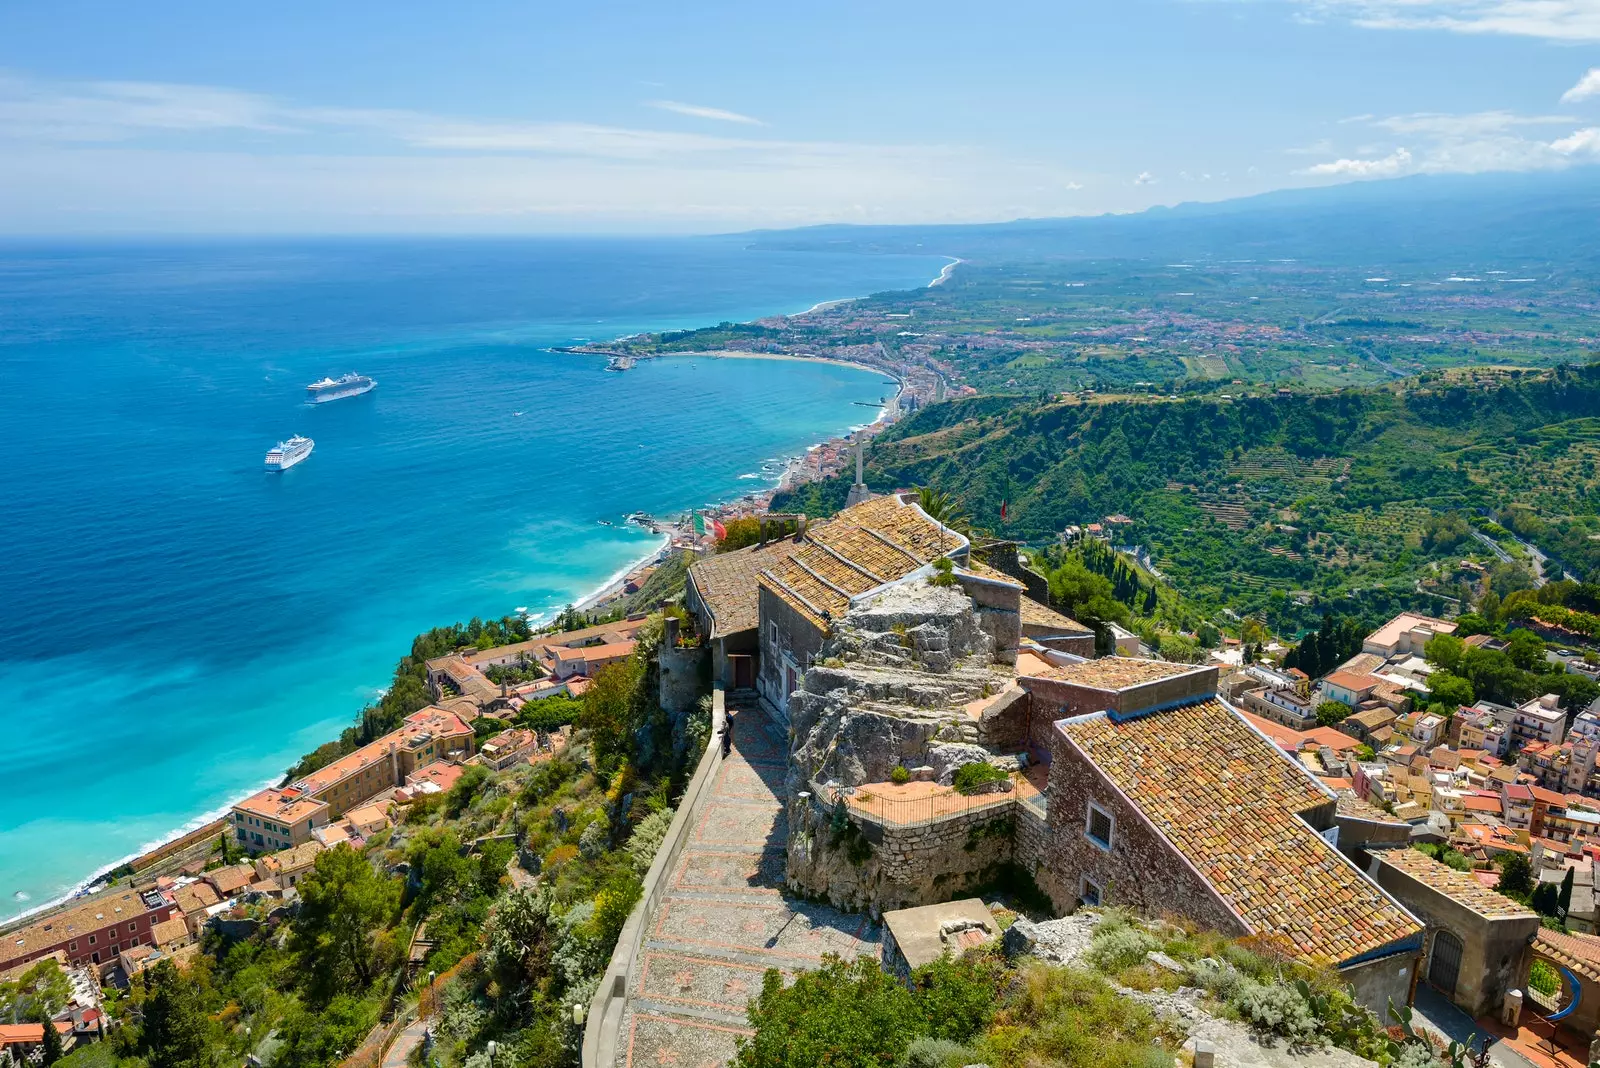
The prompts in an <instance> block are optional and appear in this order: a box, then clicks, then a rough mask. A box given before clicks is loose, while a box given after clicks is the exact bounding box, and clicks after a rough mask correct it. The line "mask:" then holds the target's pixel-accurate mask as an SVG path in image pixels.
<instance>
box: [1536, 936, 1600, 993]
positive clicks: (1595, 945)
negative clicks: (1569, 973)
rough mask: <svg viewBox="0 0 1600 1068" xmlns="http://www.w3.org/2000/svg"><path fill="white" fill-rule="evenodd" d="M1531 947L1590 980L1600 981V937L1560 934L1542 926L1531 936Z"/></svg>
mask: <svg viewBox="0 0 1600 1068" xmlns="http://www.w3.org/2000/svg"><path fill="white" fill-rule="evenodd" d="M1533 948H1534V949H1536V950H1538V951H1539V952H1541V953H1543V954H1545V955H1546V956H1548V957H1551V958H1552V959H1554V960H1557V961H1560V962H1561V963H1562V964H1565V965H1566V966H1567V967H1569V968H1571V969H1572V970H1573V971H1576V972H1578V973H1579V974H1581V975H1582V976H1583V977H1584V978H1585V979H1589V980H1590V981H1600V937H1596V936H1595V935H1586V934H1562V933H1561V932H1560V931H1551V930H1547V929H1545V928H1543V927H1541V928H1540V929H1539V932H1538V933H1537V934H1536V935H1534V937H1533Z"/></svg>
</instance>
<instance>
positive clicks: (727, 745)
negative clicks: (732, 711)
mask: <svg viewBox="0 0 1600 1068" xmlns="http://www.w3.org/2000/svg"><path fill="white" fill-rule="evenodd" d="M731 752H733V717H732V716H728V717H726V718H724V719H723V721H722V759H723V760H727V759H728V754H729V753H731Z"/></svg>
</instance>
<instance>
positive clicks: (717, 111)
mask: <svg viewBox="0 0 1600 1068" xmlns="http://www.w3.org/2000/svg"><path fill="white" fill-rule="evenodd" d="M646 103H647V104H649V105H650V106H651V107H653V108H660V109H661V110H662V111H671V112H674V113H675V114H678V115H688V116H690V117H691V118H696V119H713V120H715V121H716V122H737V123H740V124H742V125H745V126H765V125H766V123H764V122H762V121H761V120H760V119H753V118H751V117H750V116H749V115H741V114H739V113H738V112H737V111H724V110H723V109H722V108H707V107H701V106H700V105H699V104H684V103H680V102H679V101H676V100H647V101H646Z"/></svg>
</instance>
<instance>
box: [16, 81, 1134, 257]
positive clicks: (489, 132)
mask: <svg viewBox="0 0 1600 1068" xmlns="http://www.w3.org/2000/svg"><path fill="white" fill-rule="evenodd" d="M728 134H732V135H733V136H729V135H727V134H718V133H713V132H709V131H708V132H698V131H684V130H666V129H649V128H641V127H632V126H628V127H624V126H610V125H604V124H598V123H586V122H580V121H570V120H563V119H541V120H527V121H519V120H486V119H479V118H473V117H461V116H453V115H445V114H438V113H433V112H428V111H421V110H417V111H412V110H403V109H386V108H349V107H338V106H327V105H320V104H304V103H299V102H294V101H288V100H284V99H282V98H277V97H271V96H265V95H261V94H256V93H249V92H243V91H239V90H234V89H229V88H224V87H216V86H192V85H171V84H157V83H126V82H62V81H46V80H42V79H30V78H25V77H20V76H17V75H14V74H13V75H4V74H0V230H12V231H17V230H28V231H36V230H39V229H40V228H46V229H51V228H53V229H57V230H59V229H68V228H71V229H82V228H91V229H93V228H96V227H97V226H98V227H110V228H116V227H117V226H136V227H143V228H154V229H177V230H182V229H214V228H218V227H221V228H240V227H242V228H244V229H251V230H257V229H267V230H270V229H295V230H299V231H302V232H303V231H304V230H306V229H314V230H337V231H348V230H388V229H417V228H421V229H437V230H445V231H452V232H453V231H459V230H463V229H467V230H474V229H475V230H488V231H494V232H499V231H500V230H508V231H517V230H520V231H527V230H537V231H549V230H560V229H591V230H592V229H595V228H620V229H627V230H634V231H638V230H700V231H704V230H707V229H716V228H743V227H748V226H773V225H805V224H809V223H817V222H826V221H840V220H846V221H860V222H973V221H980V220H986V219H1005V218H1016V217H1019V216H1032V217H1039V216H1046V215H1060V214H1067V213H1069V212H1072V211H1081V210H1084V203H1083V200H1082V198H1081V195H1074V194H1075V193H1076V192H1077V191H1078V190H1080V189H1081V188H1082V186H1081V184H1080V182H1079V181H1078V179H1079V178H1080V177H1082V174H1081V172H1075V171H1073V170H1071V169H1069V168H1066V167H1063V166H1059V165H1055V164H1050V163H1040V162H1035V161H1030V160H1028V159H1025V158H1024V159H1019V158H1015V157H1009V158H1008V157H1005V156H1002V155H998V154H991V153H980V152H974V151H972V150H971V149H970V148H969V147H967V146H963V145H944V144H886V143H873V142H866V143H862V142H843V141H801V140H785V139H780V138H775V137H770V136H768V134H767V131H766V130H765V129H764V128H759V127H756V126H753V125H751V124H749V123H744V124H741V128H740V129H739V130H732V129H730V130H729V131H728ZM1113 184H1120V183H1112V182H1111V181H1110V180H1109V179H1105V180H1104V181H1103V182H1102V185H1103V186H1111V185H1113ZM1124 188H1126V187H1124ZM1130 192H1131V191H1130ZM1144 203H1147V201H1146V200H1144V198H1138V199H1133V200H1131V202H1130V201H1125V200H1116V199H1114V200H1113V201H1112V202H1111V204H1110V205H1108V206H1112V207H1117V208H1122V209H1126V208H1130V207H1142V206H1144Z"/></svg>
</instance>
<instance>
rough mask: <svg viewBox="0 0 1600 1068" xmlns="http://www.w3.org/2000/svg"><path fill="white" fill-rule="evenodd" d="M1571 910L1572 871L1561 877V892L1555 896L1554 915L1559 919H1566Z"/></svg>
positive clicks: (1568, 870)
mask: <svg viewBox="0 0 1600 1068" xmlns="http://www.w3.org/2000/svg"><path fill="white" fill-rule="evenodd" d="M1571 908H1572V869H1571V868H1568V869H1567V873H1566V874H1565V875H1563V876H1562V877H1561V891H1560V892H1559V893H1558V894H1557V895H1556V915H1557V916H1558V917H1560V918H1561V919H1563V920H1564V919H1566V918H1567V913H1568V911H1570V910H1571Z"/></svg>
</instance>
